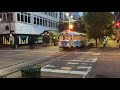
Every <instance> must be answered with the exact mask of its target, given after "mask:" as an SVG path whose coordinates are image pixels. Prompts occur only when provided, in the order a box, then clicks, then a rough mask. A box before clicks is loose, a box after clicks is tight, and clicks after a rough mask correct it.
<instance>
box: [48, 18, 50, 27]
mask: <svg viewBox="0 0 120 90" xmlns="http://www.w3.org/2000/svg"><path fill="white" fill-rule="evenodd" d="M48 22H49V27H50V19H49V21H48Z"/></svg>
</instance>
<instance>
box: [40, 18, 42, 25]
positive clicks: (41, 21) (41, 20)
mask: <svg viewBox="0 0 120 90" xmlns="http://www.w3.org/2000/svg"><path fill="white" fill-rule="evenodd" d="M40 25H42V17H40Z"/></svg>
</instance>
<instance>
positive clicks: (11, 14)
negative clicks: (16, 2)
mask: <svg viewBox="0 0 120 90" xmlns="http://www.w3.org/2000/svg"><path fill="white" fill-rule="evenodd" d="M10 18H11V21H13V13H10Z"/></svg>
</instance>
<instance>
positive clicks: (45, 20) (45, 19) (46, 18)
mask: <svg viewBox="0 0 120 90" xmlns="http://www.w3.org/2000/svg"><path fill="white" fill-rule="evenodd" d="M45 26H47V18H45Z"/></svg>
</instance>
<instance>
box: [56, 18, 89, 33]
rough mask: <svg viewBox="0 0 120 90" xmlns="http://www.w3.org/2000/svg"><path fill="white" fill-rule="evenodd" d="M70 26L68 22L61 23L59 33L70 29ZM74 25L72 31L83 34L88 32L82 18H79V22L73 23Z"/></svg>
mask: <svg viewBox="0 0 120 90" xmlns="http://www.w3.org/2000/svg"><path fill="white" fill-rule="evenodd" d="M66 21H67V20H66ZM68 24H69V23H68V22H59V25H58V29H59V31H60V32H62V31H64V30H66V29H68V27H69V25H68ZM72 24H73V29H71V30H74V31H77V32H81V33H82V32H83V33H86V32H87V31H86V30H85V25H84V24H83V21H82V20H81V18H79V21H75V22H72Z"/></svg>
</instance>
